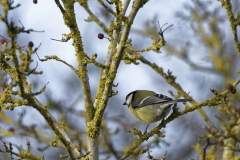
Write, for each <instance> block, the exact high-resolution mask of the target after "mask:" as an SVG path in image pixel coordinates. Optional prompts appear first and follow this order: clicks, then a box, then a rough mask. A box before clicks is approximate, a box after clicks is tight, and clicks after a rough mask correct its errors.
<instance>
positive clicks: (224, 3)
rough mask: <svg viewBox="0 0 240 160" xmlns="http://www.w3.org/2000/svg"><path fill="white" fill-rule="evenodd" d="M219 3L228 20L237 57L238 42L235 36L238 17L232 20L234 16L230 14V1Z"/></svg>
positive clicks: (238, 22)
mask: <svg viewBox="0 0 240 160" xmlns="http://www.w3.org/2000/svg"><path fill="white" fill-rule="evenodd" d="M219 1H220V2H221V3H222V6H223V7H224V8H225V9H226V11H227V15H228V19H229V22H230V26H231V29H232V33H233V37H234V42H235V46H236V49H237V52H238V56H240V42H239V39H238V34H237V27H238V26H240V16H238V17H237V18H234V14H233V12H232V4H231V2H230V0H219Z"/></svg>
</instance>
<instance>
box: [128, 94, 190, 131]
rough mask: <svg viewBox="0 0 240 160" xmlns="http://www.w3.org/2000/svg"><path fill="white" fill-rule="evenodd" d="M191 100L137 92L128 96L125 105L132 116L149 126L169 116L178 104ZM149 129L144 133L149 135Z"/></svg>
mask: <svg viewBox="0 0 240 160" xmlns="http://www.w3.org/2000/svg"><path fill="white" fill-rule="evenodd" d="M188 101H190V99H172V98H170V97H168V96H165V95H163V94H157V93H155V92H154V91H149V90H136V91H132V92H130V93H129V94H128V95H127V96H126V101H125V102H124V103H123V105H127V106H128V109H129V110H130V112H131V114H132V115H133V116H135V117H136V118H138V119H140V120H142V121H144V122H145V123H147V124H148V125H147V128H148V126H149V124H151V123H153V122H157V121H160V120H162V122H163V124H164V118H165V117H166V116H167V115H168V114H169V112H170V110H171V107H172V106H173V105H174V104H175V103H178V102H188ZM147 128H146V129H145V131H144V133H147Z"/></svg>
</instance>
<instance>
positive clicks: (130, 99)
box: [126, 94, 133, 105]
mask: <svg viewBox="0 0 240 160" xmlns="http://www.w3.org/2000/svg"><path fill="white" fill-rule="evenodd" d="M132 97H133V94H130V95H129V96H128V97H127V99H126V103H127V105H129V104H130V103H131V102H132Z"/></svg>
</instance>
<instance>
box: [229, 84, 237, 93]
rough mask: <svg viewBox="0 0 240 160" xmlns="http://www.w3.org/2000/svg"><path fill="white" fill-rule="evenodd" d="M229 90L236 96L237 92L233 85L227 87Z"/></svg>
mask: <svg viewBox="0 0 240 160" xmlns="http://www.w3.org/2000/svg"><path fill="white" fill-rule="evenodd" d="M227 90H228V91H229V92H231V93H232V94H235V93H236V91H237V90H236V89H235V88H234V87H233V86H232V85H231V84H228V85H227Z"/></svg>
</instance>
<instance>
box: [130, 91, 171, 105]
mask: <svg viewBox="0 0 240 160" xmlns="http://www.w3.org/2000/svg"><path fill="white" fill-rule="evenodd" d="M169 101H172V98H170V97H167V96H165V95H162V94H156V95H154V96H148V97H146V98H142V99H137V100H134V101H133V102H132V104H131V105H132V107H133V108H140V107H143V106H146V105H151V104H158V103H166V102H169Z"/></svg>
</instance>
